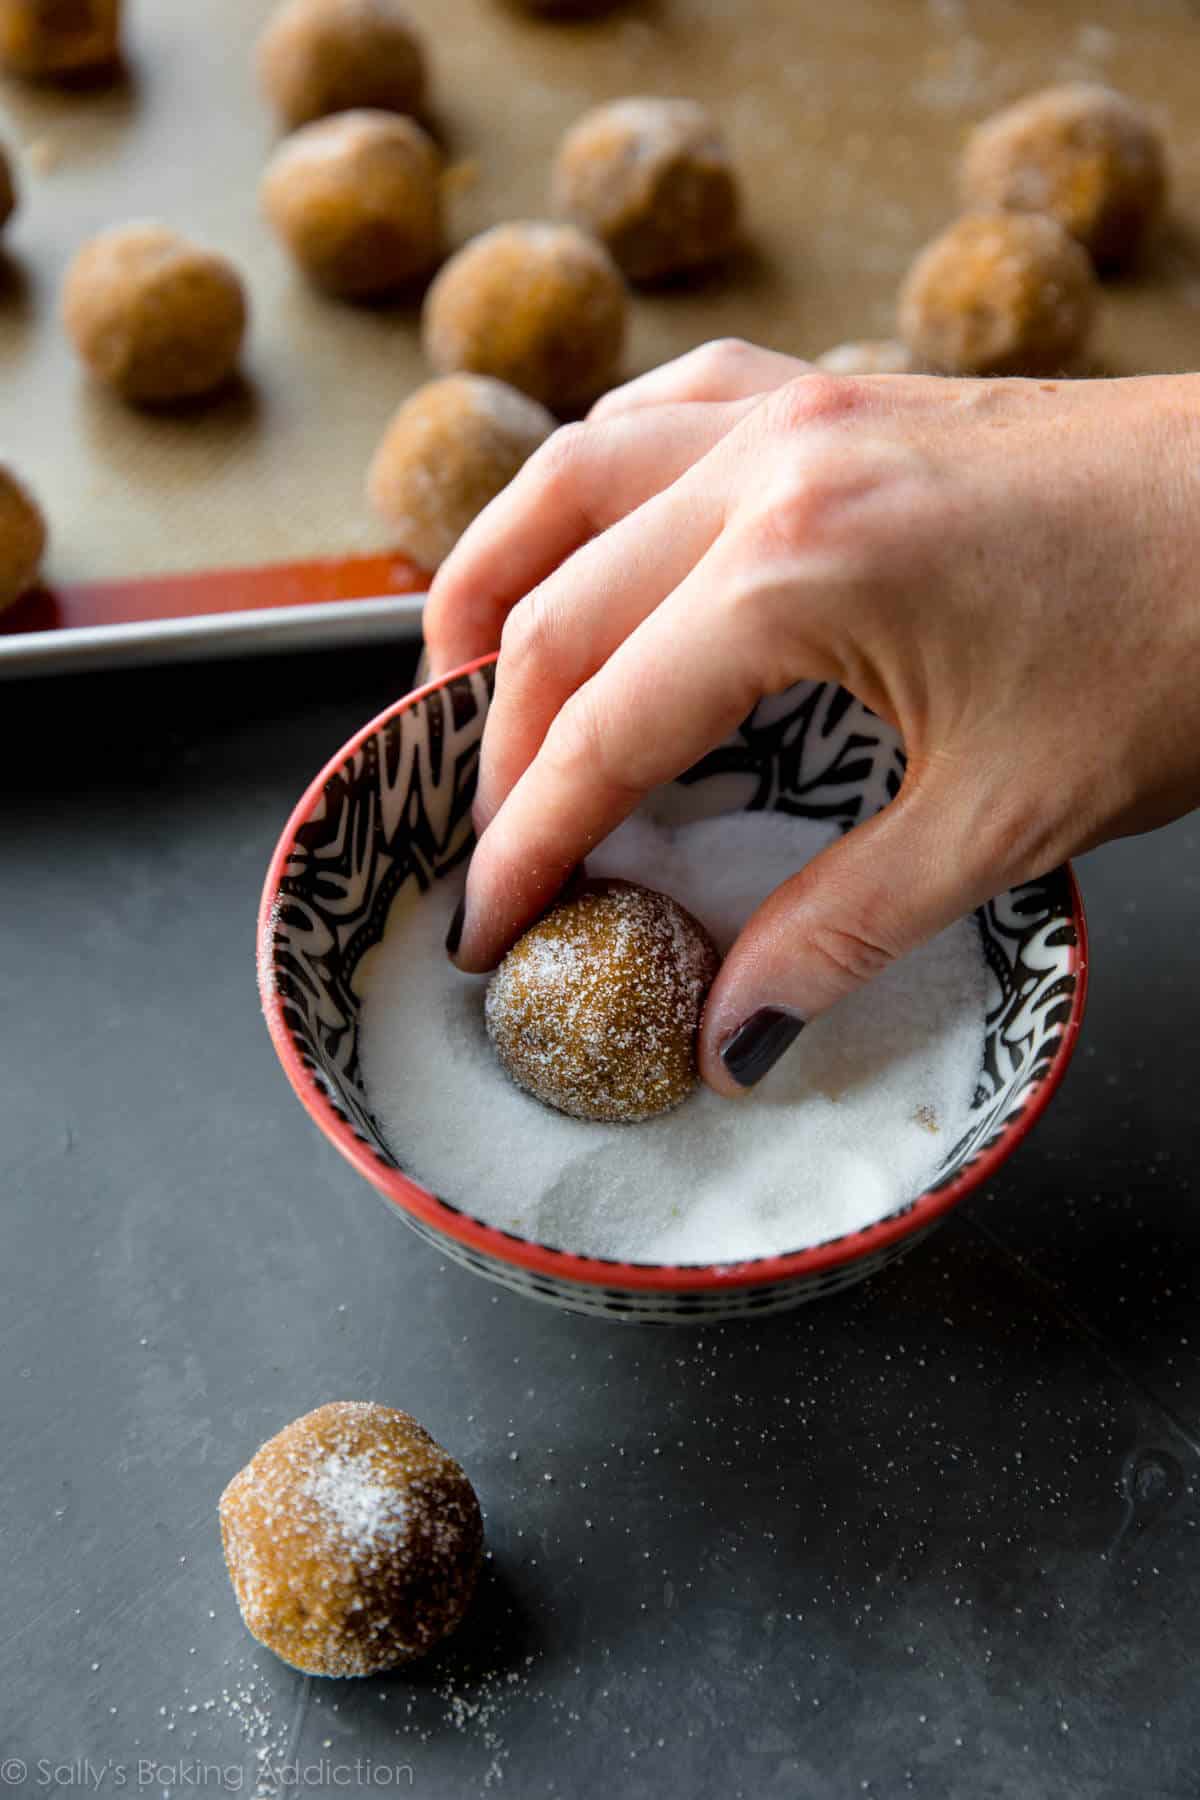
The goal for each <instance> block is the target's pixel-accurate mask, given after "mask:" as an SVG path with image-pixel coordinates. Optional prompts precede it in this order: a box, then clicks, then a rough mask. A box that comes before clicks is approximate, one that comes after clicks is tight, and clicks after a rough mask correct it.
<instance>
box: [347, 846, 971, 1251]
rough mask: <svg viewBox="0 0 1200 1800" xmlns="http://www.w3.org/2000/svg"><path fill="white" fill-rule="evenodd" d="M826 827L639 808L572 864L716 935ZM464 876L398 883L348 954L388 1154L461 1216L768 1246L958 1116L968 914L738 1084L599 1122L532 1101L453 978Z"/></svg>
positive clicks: (929, 1173)
mask: <svg viewBox="0 0 1200 1800" xmlns="http://www.w3.org/2000/svg"><path fill="white" fill-rule="evenodd" d="M837 835H838V834H837V830H836V827H833V826H827V825H824V824H821V823H814V822H813V821H810V820H803V819H793V818H789V817H787V816H786V815H783V814H775V813H729V814H725V815H722V816H721V817H719V818H712V819H705V820H700V821H696V822H692V823H684V824H676V825H671V824H668V823H664V822H662V821H661V820H658V819H655V818H654V817H652V816H651V815H649V814H648V813H643V814H640V815H638V816H637V817H635V818H633V819H631V820H629V821H628V822H627V823H626V824H624V825H622V826H621V827H620V829H619V830H618V831H616V832H615V833H614V834H613V836H612V837H611V838H609V839H608V840H607V842H606V843H604V844H602V845H601V846H600V847H599V848H598V849H597V850H596V851H595V852H594V853H593V854H592V855H591V856H590V857H589V858H588V865H587V866H588V872H589V874H592V875H610V876H623V877H626V878H627V879H630V880H635V881H641V882H644V883H645V884H646V885H647V886H650V887H656V888H659V889H660V890H661V891H662V892H664V893H668V894H671V895H672V896H673V897H674V898H675V899H676V900H678V901H679V902H680V904H681V905H683V906H685V907H687V908H688V910H689V911H691V912H693V913H695V915H696V917H697V918H698V919H700V920H701V921H702V922H703V923H704V924H705V925H706V926H707V927H708V929H709V931H710V932H711V933H712V936H713V937H714V939H715V940H716V942H717V945H718V947H719V948H720V949H721V950H722V952H724V951H725V950H727V949H728V947H729V945H730V944H731V943H732V941H733V939H734V937H735V936H736V935H737V933H738V931H739V930H740V929H741V926H742V925H743V924H744V922H745V921H746V920H747V919H748V918H749V916H750V914H751V913H752V912H753V911H754V909H755V908H756V906H758V904H759V903H760V902H761V901H762V900H763V899H765V897H766V896H767V894H769V893H770V892H771V891H772V890H773V889H774V888H776V887H778V885H779V884H780V882H782V881H785V880H786V879H787V877H788V876H789V875H792V874H794V873H795V872H796V870H797V869H800V868H802V867H803V866H804V864H805V863H806V862H808V861H809V860H810V859H811V858H812V857H813V856H815V855H816V854H817V853H818V852H819V851H820V850H822V849H824V848H825V846H826V845H827V844H829V843H831V842H832V841H833V840H834V839H835V838H836V836H837ZM461 892H462V878H461V876H459V877H458V878H456V879H455V880H454V881H453V882H451V881H445V882H441V883H439V884H438V885H437V886H436V887H435V888H434V889H433V891H432V892H431V893H430V894H427V895H425V896H424V897H422V898H421V899H418V900H413V899H411V898H408V897H407V896H406V897H403V898H401V899H399V900H398V901H397V902H396V904H395V906H394V908H393V911H392V915H391V918H390V919H389V921H388V927H387V931H386V933H385V935H384V939H383V942H382V943H381V944H380V945H379V946H378V947H377V948H376V949H375V950H373V951H371V952H370V953H369V955H368V957H366V958H364V961H363V964H362V967H361V970H360V975H359V986H360V992H361V995H362V1026H361V1032H360V1055H361V1058H362V1068H363V1074H364V1081H365V1085H366V1089H367V1093H368V1096H369V1098H370V1101H371V1105H372V1107H373V1109H374V1112H375V1116H376V1118H377V1119H378V1120H379V1123H380V1127H381V1129H382V1131H383V1134H384V1136H385V1138H386V1140H387V1142H388V1143H389V1144H390V1145H391V1146H392V1147H393V1149H394V1150H395V1152H396V1154H397V1156H398V1158H399V1160H400V1162H401V1164H402V1166H403V1167H404V1168H405V1169H406V1170H407V1171H408V1173H410V1174H411V1175H412V1176H413V1177H414V1178H415V1179H416V1180H418V1181H420V1182H422V1183H423V1184H424V1185H425V1186H427V1187H429V1188H430V1189H432V1190H433V1191H434V1192H435V1193H439V1194H442V1195H444V1196H445V1197H446V1198H447V1199H448V1200H452V1201H454V1202H456V1203H457V1204H459V1205H462V1206H464V1207H466V1208H467V1209H468V1210H469V1211H470V1212H472V1213H474V1214H475V1215H476V1216H477V1217H479V1218H482V1219H485V1220H487V1221H489V1222H490V1223H492V1224H494V1225H498V1226H502V1227H503V1228H505V1229H507V1230H511V1231H516V1232H518V1233H519V1234H521V1235H522V1236H524V1237H532V1238H537V1239H540V1240H541V1241H542V1242H544V1243H550V1244H555V1245H557V1246H559V1247H561V1248H563V1249H567V1250H574V1251H577V1252H579V1253H581V1254H585V1255H593V1256H610V1257H623V1258H629V1259H632V1260H635V1261H643V1262H730V1261H736V1260H738V1259H740V1258H743V1257H752V1256H766V1255H774V1254H778V1253H780V1252H783V1251H787V1250H796V1249H801V1248H804V1247H805V1246H807V1245H810V1244H816V1243H821V1242H823V1241H824V1240H825V1239H827V1238H830V1237H835V1236H838V1235H840V1234H841V1233H843V1232H847V1231H854V1230H858V1229H860V1228H861V1227H862V1226H864V1225H869V1224H872V1223H874V1221H875V1220H877V1219H880V1218H883V1217H884V1216H885V1215H886V1214H888V1213H890V1212H893V1211H895V1209H896V1208H897V1207H899V1206H902V1205H903V1204H904V1203H905V1202H906V1201H908V1200H911V1199H912V1198H913V1197H914V1196H915V1195H916V1194H918V1193H920V1192H921V1190H922V1189H923V1188H924V1187H926V1186H927V1185H928V1184H929V1182H930V1181H931V1180H932V1179H933V1178H934V1176H935V1175H936V1172H937V1169H938V1166H939V1164H940V1163H941V1160H942V1158H943V1157H944V1156H945V1154H946V1152H947V1151H948V1150H949V1149H950V1148H951V1146H952V1145H953V1144H954V1143H955V1141H956V1139H957V1138H958V1136H959V1135H960V1134H961V1132H962V1130H963V1129H964V1128H965V1125H966V1121H967V1114H968V1112H969V1110H970V1105H971V1099H972V1096H973V1094H974V1091H975V1087H976V1083H977V1081H978V1078H979V1073H980V1070H981V1068H982V1062H983V1037H984V1014H985V994H986V979H987V978H986V968H985V964H984V959H983V952H982V947H981V944H980V939H979V932H978V929H977V927H976V925H975V923H974V921H973V920H971V919H965V920H962V921H960V923H959V924H957V925H955V926H953V927H952V928H951V929H950V930H949V931H946V932H943V933H942V934H941V936H940V937H938V938H936V939H935V940H934V941H933V942H932V943H930V944H927V945H926V946H924V948H923V949H921V950H919V951H917V952H916V954H915V955H913V956H910V957H906V958H905V959H904V961H903V962H901V963H899V964H897V965H896V966H895V967H893V968H891V969H889V970H888V971H887V972H886V973H885V974H884V975H883V976H881V977H880V978H879V979H878V980H877V981H874V982H872V983H871V984H870V986H869V987H867V988H864V989H863V990H862V991H861V992H860V993H857V994H854V995H852V996H850V998H848V999H847V1000H844V1001H842V1002H841V1003H840V1004H839V1005H838V1006H837V1007H835V1008H833V1009H832V1011H830V1012H829V1013H827V1014H825V1015H824V1016H822V1017H821V1018H819V1019H815V1020H813V1021H812V1023H811V1024H810V1025H809V1026H808V1027H807V1029H806V1030H805V1031H804V1032H803V1033H802V1035H801V1037H800V1039H799V1040H798V1042H797V1043H796V1045H795V1047H794V1049H792V1050H791V1051H790V1052H789V1053H788V1055H787V1056H786V1057H785V1058H784V1059H783V1060H782V1062H781V1063H780V1064H779V1065H778V1066H777V1067H776V1069H774V1070H773V1071H772V1073H771V1074H770V1075H769V1076H768V1077H767V1079H766V1080H765V1081H764V1082H763V1083H761V1084H760V1086H759V1087H757V1088H756V1089H755V1090H754V1091H753V1092H752V1093H751V1094H749V1095H748V1096H747V1097H746V1098H745V1099H744V1100H741V1101H736V1102H731V1101H726V1100H721V1099H718V1098H717V1097H716V1096H715V1095H714V1094H711V1093H709V1092H708V1091H707V1090H706V1089H701V1090H699V1091H698V1092H697V1093H696V1094H694V1095H693V1096H692V1097H691V1098H690V1099H689V1100H687V1101H685V1102H684V1104H683V1105H682V1106H681V1107H678V1108H677V1109H676V1110H675V1111H674V1112H671V1113H667V1114H665V1115H663V1116H662V1117H661V1118H657V1119H652V1120H649V1121H648V1122H646V1123H645V1124H640V1125H598V1124H592V1123H588V1122H585V1121H583V1120H579V1119H570V1118H567V1117H565V1116H564V1115H562V1114H560V1113H555V1112H551V1111H549V1110H548V1109H547V1108H546V1107H544V1106H542V1105H541V1104H540V1102H538V1101H537V1100H534V1099H532V1098H531V1097H530V1096H529V1095H528V1094H526V1093H523V1092H522V1091H521V1090H520V1089H519V1088H517V1087H515V1086H514V1085H513V1084H512V1082H510V1081H509V1080H508V1078H507V1076H506V1075H505V1074H504V1072H503V1071H502V1069H501V1068H500V1066H499V1064H498V1062H497V1061H496V1058H495V1055H494V1053H493V1051H492V1048H491V1046H490V1044H489V1043H488V1040H487V1035H486V1032H485V1028H484V1018H483V989H484V985H485V984H484V981H483V980H482V979H471V978H468V977H465V976H462V975H459V974H458V973H457V972H456V971H455V970H454V969H453V968H452V967H451V966H450V964H449V963H448V961H447V959H446V956H445V952H444V949H443V942H444V939H445V935H446V927H447V924H448V922H449V917H450V913H451V911H452V909H453V907H454V906H455V904H456V902H457V900H458V897H459V895H460V893H461Z"/></svg>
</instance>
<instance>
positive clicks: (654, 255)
mask: <svg viewBox="0 0 1200 1800" xmlns="http://www.w3.org/2000/svg"><path fill="white" fill-rule="evenodd" d="M553 195H554V205H555V209H556V210H557V211H558V212H560V213H564V214H565V215H566V216H567V217H568V218H570V219H573V220H574V221H575V223H576V224H577V225H580V226H582V228H583V229H584V230H585V231H590V232H591V233H592V234H593V235H594V236H595V237H598V238H599V239H600V241H601V242H602V243H604V244H607V246H608V248H609V249H610V250H611V252H612V254H613V257H614V259H615V260H616V261H617V263H619V265H620V266H621V268H622V269H623V270H624V271H625V273H626V275H628V277H629V278H630V280H631V281H657V280H659V279H660V278H661V277H663V276H665V275H674V274H677V273H678V272H679V271H680V270H681V269H691V268H695V267H697V266H698V265H700V264H702V263H707V262H712V261H714V260H715V259H716V258H717V257H720V256H724V255H725V254H726V253H727V252H728V251H729V250H730V249H731V248H732V246H733V242H734V239H735V238H736V236H737V228H738V215H739V211H740V196H739V191H738V181H737V175H736V174H735V172H734V168H733V164H732V162H731V161H730V157H729V151H728V149H727V147H726V145H725V140H724V138H723V137H722V135H721V128H720V126H719V125H718V124H717V122H716V120H715V119H714V118H713V116H712V114H711V113H710V112H708V110H707V109H706V108H705V107H703V106H700V105H698V104H697V103H696V102H695V101H694V100H642V99H634V100H614V101H612V102H610V104H609V105H607V106H597V107H596V108H594V110H593V111H591V112H589V113H585V114H584V116H583V118H582V119H580V120H579V122H578V124H576V125H574V126H573V127H572V128H571V130H570V131H569V132H568V133H567V135H566V137H565V138H564V139H563V141H562V145H561V147H560V148H559V152H558V157H557V159H556V162H555V165H554V180H553Z"/></svg>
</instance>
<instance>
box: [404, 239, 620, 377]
mask: <svg viewBox="0 0 1200 1800" xmlns="http://www.w3.org/2000/svg"><path fill="white" fill-rule="evenodd" d="M628 310H629V298H628V291H627V289H626V287H625V283H624V281H623V280H622V278H621V271H620V270H619V269H618V268H617V266H616V264H615V263H614V262H613V260H612V258H611V256H609V254H608V251H607V250H605V248H604V246H603V245H602V244H598V243H596V241H595V239H594V238H590V237H586V236H585V235H584V233H583V232H582V231H577V230H576V229H575V227H574V226H573V225H543V224H519V225H497V226H494V227H493V229H492V230H491V231H485V232H483V233H482V235H481V236H479V237H477V238H472V239H471V241H470V243H469V244H466V245H464V247H463V248H462V249H461V250H460V251H459V252H458V253H457V255H455V256H452V257H451V258H450V261H449V262H448V263H447V264H446V266H445V268H444V269H442V270H441V272H440V274H439V275H438V277H437V279H436V281H435V282H434V283H433V286H432V287H431V288H430V290H429V293H428V295H427V296H426V300H425V311H424V315H423V318H422V321H421V330H422V336H423V338H424V343H425V353H426V355H427V356H428V357H429V360H430V362H431V363H432V364H433V365H434V367H435V368H436V369H438V370H440V371H441V372H442V373H444V374H451V373H453V372H454V371H456V370H460V369H461V370H466V371H468V372H470V373H473V374H476V375H494V376H495V377H496V379H497V380H498V381H507V382H508V383H509V385H510V386H512V387H515V388H520V390H521V392H522V393H523V394H529V395H531V396H532V397H533V399H535V400H540V401H541V402H542V404H543V405H544V406H548V407H549V408H550V409H551V411H552V412H556V413H570V412H574V411H576V410H578V409H581V408H582V407H584V406H586V405H587V404H588V403H589V402H590V401H592V400H594V399H595V398H596V396H597V395H598V394H599V393H601V392H602V391H603V390H604V389H605V388H606V387H609V386H611V385H612V382H613V379H614V377H615V376H616V373H617V369H618V367H619V364H620V361H621V351H622V349H623V347H624V343H625V326H626V318H627V314H628Z"/></svg>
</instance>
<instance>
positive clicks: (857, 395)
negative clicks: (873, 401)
mask: <svg viewBox="0 0 1200 1800" xmlns="http://www.w3.org/2000/svg"><path fill="white" fill-rule="evenodd" d="M865 396H866V389H865V388H864V386H863V384H862V383H861V382H860V381H857V380H855V379H854V377H853V376H849V375H830V374H828V373H827V372H826V371H825V370H823V369H814V370H812V371H811V372H810V373H808V374H805V375H797V377H796V379H795V380H794V381H787V382H785V383H784V385H783V386H782V387H781V388H777V389H776V390H775V392H774V393H773V394H770V395H768V397H767V400H766V409H767V416H768V419H769V421H770V424H771V426H772V427H773V428H774V429H775V430H776V431H778V432H781V433H782V434H783V435H785V436H789V437H790V436H791V435H792V434H793V433H795V432H798V431H804V430H806V429H807V428H808V427H809V426H812V425H832V424H834V423H835V422H836V421H837V420H839V419H844V418H845V417H846V416H847V415H848V414H850V413H853V412H857V411H858V410H860V409H861V407H862V405H863V402H864V400H865Z"/></svg>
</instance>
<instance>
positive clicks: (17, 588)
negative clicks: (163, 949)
mask: <svg viewBox="0 0 1200 1800" xmlns="http://www.w3.org/2000/svg"><path fill="white" fill-rule="evenodd" d="M45 549H46V521H45V519H44V518H43V517H42V509H41V507H40V506H39V505H38V503H37V501H36V500H35V499H34V497H33V495H32V494H31V493H30V492H29V490H28V489H27V488H25V487H23V486H22V484H21V483H20V482H19V481H18V480H17V478H16V476H15V475H14V474H13V473H12V470H11V469H6V468H5V467H4V465H3V463H0V612H2V611H3V610H4V608H5V607H6V606H11V605H12V603H13V601H14V600H19V599H20V597H21V595H22V594H23V593H24V592H25V590H26V589H27V588H30V587H32V586H33V584H34V582H35V581H36V579H37V573H38V569H39V568H40V566H41V561H42V556H43V553H44V552H45Z"/></svg>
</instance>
